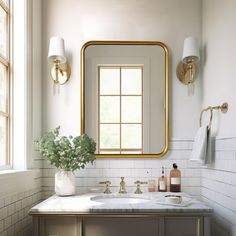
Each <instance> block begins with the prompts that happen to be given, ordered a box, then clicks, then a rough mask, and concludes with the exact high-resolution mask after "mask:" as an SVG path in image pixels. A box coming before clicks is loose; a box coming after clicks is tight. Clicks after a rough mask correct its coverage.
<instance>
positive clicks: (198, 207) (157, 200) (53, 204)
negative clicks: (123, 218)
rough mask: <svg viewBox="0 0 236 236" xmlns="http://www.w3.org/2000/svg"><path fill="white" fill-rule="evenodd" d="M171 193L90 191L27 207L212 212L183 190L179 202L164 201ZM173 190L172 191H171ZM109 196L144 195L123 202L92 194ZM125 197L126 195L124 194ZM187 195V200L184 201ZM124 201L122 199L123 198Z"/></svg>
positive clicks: (33, 211)
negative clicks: (181, 199)
mask: <svg viewBox="0 0 236 236" xmlns="http://www.w3.org/2000/svg"><path fill="white" fill-rule="evenodd" d="M168 194H170V193H145V194H141V195H137V194H122V195H121V194H112V195H107V194H102V193H96V194H93V193H89V194H84V195H76V196H70V197H59V196H56V195H54V196H52V197H50V198H48V199H47V200H45V201H43V202H41V203H39V204H38V205H36V206H34V207H33V208H32V209H31V210H30V214H88V213H91V214H92V213H123V214H125V213H138V214H140V213H182V212H183V213H205V214H206V213H212V212H213V209H212V208H210V207H208V206H207V205H206V204H205V203H203V202H201V201H199V200H196V199H194V198H192V197H191V196H189V195H187V194H185V193H179V194H178V195H181V196H182V198H183V204H182V205H178V206H175V205H167V204H164V196H165V195H168ZM172 194H173V193H172ZM97 196H99V198H103V197H104V198H107V197H108V198H112V197H121V198H122V197H125V198H126V197H128V198H132V197H136V198H141V199H143V198H144V199H147V200H148V201H146V202H143V203H135V204H133V203H132V204H129V203H126V202H124V203H123V204H112V203H101V202H97V201H93V200H92V199H91V198H94V197H97ZM126 199H127V198H126ZM184 199H187V200H186V201H187V204H184ZM124 201H125V199H124Z"/></svg>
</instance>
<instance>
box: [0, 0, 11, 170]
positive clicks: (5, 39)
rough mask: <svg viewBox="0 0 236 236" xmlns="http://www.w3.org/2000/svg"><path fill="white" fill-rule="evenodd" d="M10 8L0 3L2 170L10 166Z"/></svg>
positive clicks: (6, 4) (6, 1) (0, 129)
mask: <svg viewBox="0 0 236 236" xmlns="http://www.w3.org/2000/svg"><path fill="white" fill-rule="evenodd" d="M9 113H10V7H9V1H8V0H2V1H0V168H1V169H3V168H4V167H6V166H9V165H10V155H9V133H10V132H9V130H10V124H9V123H10V121H9Z"/></svg>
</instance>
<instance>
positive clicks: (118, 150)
mask: <svg viewBox="0 0 236 236" xmlns="http://www.w3.org/2000/svg"><path fill="white" fill-rule="evenodd" d="M142 74H143V68H142V67H141V66H139V67H137V66H101V67H98V77H99V83H98V110H99V113H98V114H99V117H98V137H99V141H98V153H99V154H110V153H113V154H142V153H143V140H142V139H143V79H142ZM123 77H124V78H123ZM126 80H129V81H128V82H127V81H126ZM126 87H127V88H126ZM115 127H116V128H115ZM117 127H119V132H118V129H117ZM129 131H131V133H129ZM111 133H113V134H114V135H115V136H111ZM118 139H119V141H118Z"/></svg>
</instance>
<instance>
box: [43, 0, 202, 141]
mask: <svg viewBox="0 0 236 236" xmlns="http://www.w3.org/2000/svg"><path fill="white" fill-rule="evenodd" d="M42 2H43V26H42V27H43V53H44V56H43V67H44V89H43V95H44V96H43V97H44V102H43V104H44V106H43V113H44V117H43V130H44V131H46V130H49V129H52V128H54V127H55V126H56V125H61V127H62V131H63V132H64V133H67V134H69V133H70V134H71V133H73V134H79V133H80V92H79V91H80V49H81V46H82V45H83V44H84V43H85V42H86V41H89V40H154V41H155V40H156V41H163V42H165V43H166V44H167V46H169V48H170V54H171V56H170V65H171V66H170V80H171V81H170V87H171V88H170V94H171V96H170V100H171V116H170V117H171V121H170V124H171V135H170V136H171V138H172V139H192V138H193V136H194V133H195V131H196V128H197V127H198V119H199V112H200V109H201V108H200V105H201V96H202V94H201V90H202V89H201V87H200V79H198V80H197V81H196V95H195V96H193V97H188V96H187V88H186V86H184V85H182V84H181V83H180V82H179V81H178V80H177V79H176V75H175V70H176V65H177V63H178V61H179V60H180V59H181V56H182V49H183V40H184V38H185V37H187V36H189V35H194V36H196V37H198V38H199V40H200V39H201V0H178V1H173V0H149V1H141V0H140V1H137V0H129V1H126V0H120V1H116V0H109V1H108V0H100V1H95V0H66V1H65V0H43V1H42ZM53 35H60V36H62V37H63V38H64V39H65V44H66V51H67V52H68V57H69V62H70V63H71V67H72V75H71V79H70V81H69V82H68V83H67V84H66V85H64V86H62V87H61V95H60V96H59V97H54V96H53V92H52V81H51V79H50V76H49V72H48V70H49V69H48V62H47V50H48V44H49V39H50V37H51V36H53Z"/></svg>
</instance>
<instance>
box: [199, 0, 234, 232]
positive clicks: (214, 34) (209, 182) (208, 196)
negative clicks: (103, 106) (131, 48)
mask: <svg viewBox="0 0 236 236" xmlns="http://www.w3.org/2000/svg"><path fill="white" fill-rule="evenodd" d="M202 9H203V27H202V28H203V39H202V43H203V48H204V56H205V58H204V60H203V61H204V62H203V107H205V106H209V105H220V104H221V103H222V102H225V101H226V102H228V103H229V111H228V113H227V114H221V113H217V112H216V113H215V114H214V120H215V121H216V122H214V124H213V129H214V130H215V131H217V142H216V160H215V162H214V164H212V165H211V166H209V167H208V168H203V169H202V183H201V185H202V193H201V195H202V198H203V199H204V200H205V201H207V202H208V203H209V204H210V205H211V206H212V207H213V208H214V210H215V218H214V220H213V224H212V229H213V234H212V235H214V236H225V235H227V236H228V235H234V236H235V235H236V182H235V180H236V152H235V151H236V125H235V120H236V93H235V87H236V80H235V65H236V61H235V54H236V47H235V42H236V31H235V30H234V29H235V22H236V14H235V9H236V1H235V0H203V6H202Z"/></svg>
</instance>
